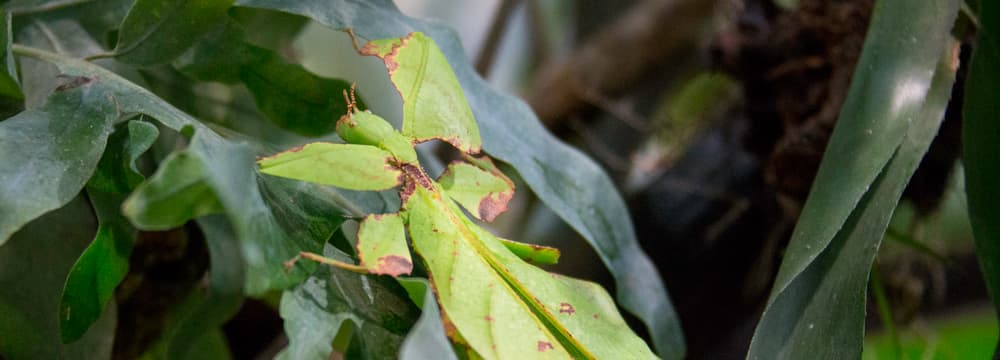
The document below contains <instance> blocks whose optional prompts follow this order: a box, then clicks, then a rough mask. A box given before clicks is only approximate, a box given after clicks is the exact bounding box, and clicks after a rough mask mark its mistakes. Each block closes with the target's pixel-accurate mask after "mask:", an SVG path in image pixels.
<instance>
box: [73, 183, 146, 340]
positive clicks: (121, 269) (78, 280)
mask: <svg viewBox="0 0 1000 360" xmlns="http://www.w3.org/2000/svg"><path fill="white" fill-rule="evenodd" d="M88 195H89V198H90V202H91V204H92V205H93V207H94V210H95V212H96V213H97V219H98V222H99V226H98V228H97V234H96V235H95V236H94V241H93V242H91V243H90V245H89V246H87V249H86V250H84V251H83V254H82V255H80V258H79V259H77V260H76V263H75V264H73V268H72V270H70V273H69V276H68V277H67V278H66V282H65V284H66V285H65V286H64V287H63V292H62V299H61V300H60V302H59V335H60V337H61V338H62V342H63V343H65V344H68V343H72V342H74V341H76V340H78V339H80V337H82V336H83V335H84V333H86V331H87V329H88V328H90V326H91V325H93V324H94V322H96V321H97V320H98V319H99V318H100V317H101V312H102V311H104V308H105V307H106V306H107V305H108V302H109V301H110V300H111V297H112V295H113V294H114V292H115V287H117V286H118V283H119V282H121V281H122V279H124V278H125V274H126V273H128V268H129V255H131V254H132V244H133V243H134V241H135V229H133V228H132V226H130V225H129V223H128V221H127V220H125V218H124V217H122V216H121V214H120V213H119V212H120V210H119V209H120V206H121V201H122V200H123V199H124V198H125V196H124V195H121V194H108V193H104V192H101V191H90V192H88Z"/></svg>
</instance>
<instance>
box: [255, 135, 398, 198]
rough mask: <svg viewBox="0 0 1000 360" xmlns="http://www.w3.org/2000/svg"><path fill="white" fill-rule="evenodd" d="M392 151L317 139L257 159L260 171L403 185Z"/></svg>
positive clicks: (358, 186)
mask: <svg viewBox="0 0 1000 360" xmlns="http://www.w3.org/2000/svg"><path fill="white" fill-rule="evenodd" d="M392 159H393V156H392V154H391V153H389V152H387V151H385V150H382V149H379V148H377V147H374V146H369V145H354V144H334V143H326V142H315V143H310V144H306V145H304V146H302V147H299V148H295V149H291V150H288V151H284V152H281V153H278V154H276V155H273V156H269V157H266V158H263V159H260V160H258V161H257V163H258V164H260V172H262V173H264V174H269V175H275V176H281V177H286V178H290V179H296V180H302V181H308V182H313V183H317V184H323V185H333V186H336V187H340V188H344V189H351V190H385V189H389V188H392V187H394V186H396V185H399V176H400V175H401V172H400V171H399V170H398V169H396V168H395V167H393V166H392Z"/></svg>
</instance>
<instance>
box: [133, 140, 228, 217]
mask: <svg viewBox="0 0 1000 360" xmlns="http://www.w3.org/2000/svg"><path fill="white" fill-rule="evenodd" d="M123 208H124V211H125V215H126V216H128V218H129V220H131V221H132V223H133V224H135V225H136V226H138V227H139V228H141V229H146V230H167V229H172V228H176V227H179V226H181V225H184V223H186V222H188V220H191V219H194V218H197V217H199V216H203V215H209V214H216V213H221V212H222V211H223V209H222V204H220V203H219V199H218V198H216V197H215V193H214V192H213V191H212V188H211V186H209V184H208V182H206V179H205V170H204V164H202V163H201V161H200V160H199V159H198V157H197V156H194V155H192V154H191V153H190V152H189V151H179V152H175V153H172V154H170V156H169V157H167V158H166V159H165V160H163V162H162V163H161V165H160V168H159V169H158V170H157V171H156V173H155V174H153V176H152V177H151V178H150V179H149V181H147V182H145V183H143V184H142V185H141V186H139V187H138V189H136V190H135V192H134V193H133V194H132V196H130V197H129V199H128V200H127V201H125V203H124V204H123Z"/></svg>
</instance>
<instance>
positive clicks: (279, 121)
mask: <svg viewBox="0 0 1000 360" xmlns="http://www.w3.org/2000/svg"><path fill="white" fill-rule="evenodd" d="M247 10H250V9H247ZM277 14H281V15H283V16H289V15H286V14H282V13H277ZM246 38H247V35H246V33H245V32H244V30H243V29H242V28H241V27H240V26H239V25H238V24H236V23H235V22H232V21H230V22H229V23H227V24H226V25H225V26H220V27H219V28H218V29H217V30H215V31H214V32H212V33H210V34H209V35H208V36H206V37H205V38H204V39H203V40H201V41H199V42H198V43H196V44H195V45H194V47H192V48H191V50H190V51H188V52H187V53H185V54H184V55H183V56H181V57H180V58H179V59H178V60H177V61H176V62H175V66H176V67H177V68H178V69H179V70H180V71H182V72H184V73H185V74H186V75H188V76H191V77H193V78H195V79H198V80H202V81H219V82H224V83H227V84H233V83H238V82H241V83H243V84H244V85H246V87H247V89H248V90H250V93H251V94H252V95H253V98H254V102H255V103H256V105H257V108H258V109H260V111H261V112H262V113H263V114H264V115H265V116H267V118H268V120H270V121H271V122H273V123H274V124H276V125H278V126H280V127H282V128H284V129H288V130H290V131H293V132H295V133H298V134H300V135H305V136H321V135H327V134H329V133H331V132H333V128H334V121H335V120H336V119H337V117H338V116H340V115H342V114H344V113H346V112H347V104H346V103H345V101H344V99H343V98H342V97H341V94H342V93H343V92H344V91H345V90H348V89H349V88H350V85H351V84H350V83H348V82H346V81H344V80H340V79H330V78H325V77H321V76H317V75H315V74H313V73H311V72H309V71H308V70H306V69H305V68H304V67H302V65H299V64H291V63H288V62H287V61H285V60H284V59H282V57H281V55H279V54H278V53H276V52H274V51H272V50H270V49H265V48H262V47H258V46H255V45H251V44H249V43H247V39H246ZM362 105H363V103H362Z"/></svg>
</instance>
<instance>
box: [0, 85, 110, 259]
mask: <svg viewBox="0 0 1000 360" xmlns="http://www.w3.org/2000/svg"><path fill="white" fill-rule="evenodd" d="M90 82H91V80H90V79H89V78H86V77H77V78H73V79H71V80H70V81H69V83H67V84H65V85H63V86H62V88H61V89H58V90H57V92H56V93H55V94H54V95H53V96H52V97H51V98H50V99H49V100H48V103H46V104H45V105H44V106H43V107H42V108H40V109H32V110H27V111H24V112H22V113H20V114H18V115H17V116H14V117H13V118H10V119H7V120H5V121H2V122H0V245H3V244H4V243H5V242H6V241H7V239H8V238H10V236H11V234H13V233H14V232H15V231H17V230H18V229H20V228H21V227H22V226H24V224H26V223H27V222H29V221H31V220H32V219H35V218H37V217H38V216H41V215H42V214H44V213H46V212H49V211H51V210H53V209H56V208H59V207H61V206H63V205H65V204H66V203H67V202H69V201H70V200H71V199H73V197H75V196H76V194H77V193H79V192H80V190H81V189H83V186H84V184H86V182H87V179H88V178H90V175H91V174H92V173H93V172H94V169H95V168H96V167H97V163H98V161H99V160H100V158H101V154H102V153H103V152H104V147H105V145H106V143H107V139H108V135H109V134H111V130H112V126H113V123H114V121H115V119H117V113H116V112H115V111H114V106H113V104H112V103H111V101H110V100H109V98H108V97H107V93H106V92H104V91H101V89H99V88H97V87H93V86H91V84H90Z"/></svg>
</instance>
